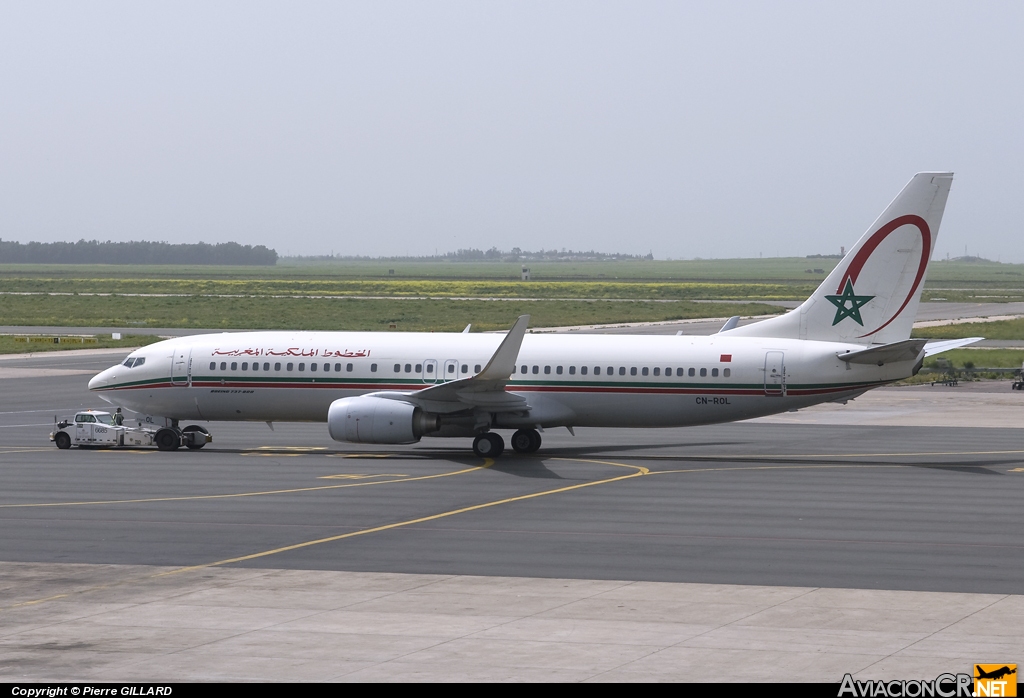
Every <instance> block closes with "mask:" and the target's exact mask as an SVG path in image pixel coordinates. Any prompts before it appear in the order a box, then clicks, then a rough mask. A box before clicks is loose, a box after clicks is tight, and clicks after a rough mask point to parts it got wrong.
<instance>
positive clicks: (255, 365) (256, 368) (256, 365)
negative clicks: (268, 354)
mask: <svg viewBox="0 0 1024 698" xmlns="http://www.w3.org/2000/svg"><path fill="white" fill-rule="evenodd" d="M252 370H253V371H259V370H260V362H259V361H253V362H252Z"/></svg>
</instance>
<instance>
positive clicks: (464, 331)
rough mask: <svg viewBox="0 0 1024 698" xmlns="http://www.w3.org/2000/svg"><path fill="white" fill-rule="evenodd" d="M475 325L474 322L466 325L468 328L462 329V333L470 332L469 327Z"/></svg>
mask: <svg viewBox="0 0 1024 698" xmlns="http://www.w3.org/2000/svg"><path fill="white" fill-rule="evenodd" d="M472 326H473V323H469V324H468V325H466V329H464V330H462V334H469V328H470V327H472Z"/></svg>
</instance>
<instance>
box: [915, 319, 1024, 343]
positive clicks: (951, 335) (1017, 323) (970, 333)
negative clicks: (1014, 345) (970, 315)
mask: <svg viewBox="0 0 1024 698" xmlns="http://www.w3.org/2000/svg"><path fill="white" fill-rule="evenodd" d="M914 337H920V338H927V339H959V338H961V337H984V338H985V339H1024V319H1018V320H997V321H996V322H965V323H961V324H959V325H942V326H940V327H919V328H917V329H915V330H914Z"/></svg>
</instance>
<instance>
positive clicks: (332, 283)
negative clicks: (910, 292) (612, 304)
mask: <svg viewBox="0 0 1024 698" xmlns="http://www.w3.org/2000/svg"><path fill="white" fill-rule="evenodd" d="M814 288H815V286H814V285H806V286H805V285H797V284H790V285H787V284H731V283H696V282H681V283H668V282H662V283H651V282H635V283H623V282H614V281H609V282H601V281H575V282H573V281H538V282H531V283H522V282H509V281H438V280H432V279H431V280H399V281H366V280H364V281H352V280H331V279H316V280H297V279H287V280H285V279H266V280H255V279H144V278H140V279H91V278H44V277H38V278H19V279H5V278H0V294H4V295H13V294H37V295H38V294H44V293H50V294H53V293H57V294H75V293H78V294H121V295H135V294H150V295H154V294H157V295H158V294H167V295H196V296H199V295H202V296H304V297H310V296H355V297H364V298H365V297H371V298H376V297H406V298H410V297H412V298H467V299H468V298H484V299H489V298H537V299H541V298H544V299H550V298H582V299H623V300H747V299H757V300H802V299H803V298H806V297H807V296H808V295H810V294H811V293H812V292H813V291H814Z"/></svg>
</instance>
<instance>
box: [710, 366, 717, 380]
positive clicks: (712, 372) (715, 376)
mask: <svg viewBox="0 0 1024 698" xmlns="http://www.w3.org/2000/svg"><path fill="white" fill-rule="evenodd" d="M711 376H712V377H713V378H717V377H718V369H717V368H713V369H711Z"/></svg>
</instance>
